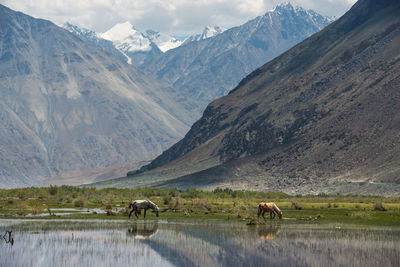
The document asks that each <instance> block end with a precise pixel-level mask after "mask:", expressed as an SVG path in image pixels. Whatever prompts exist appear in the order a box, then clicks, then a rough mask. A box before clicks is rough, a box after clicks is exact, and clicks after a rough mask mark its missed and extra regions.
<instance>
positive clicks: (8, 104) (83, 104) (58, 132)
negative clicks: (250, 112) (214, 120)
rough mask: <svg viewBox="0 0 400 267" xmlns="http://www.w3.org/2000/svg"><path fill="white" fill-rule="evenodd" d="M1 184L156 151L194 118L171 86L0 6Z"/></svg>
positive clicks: (175, 138)
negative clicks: (180, 103) (178, 100)
mask: <svg viewBox="0 0 400 267" xmlns="http://www.w3.org/2000/svg"><path fill="white" fill-rule="evenodd" d="M0 36H1V38H0V125H1V127H0V137H1V138H0V158H1V160H0V187H14V186H30V185H32V184H34V183H35V182H38V181H42V180H43V179H45V178H48V177H52V176H55V175H58V174H60V173H62V172H65V171H70V170H85V169H91V168H99V167H107V166H111V165H115V164H120V163H124V162H132V161H138V160H143V159H145V158H151V157H154V156H155V155H158V154H159V153H161V152H162V151H163V150H165V149H166V148H168V147H169V146H170V145H171V144H173V143H174V142H176V141H178V140H179V139H180V138H182V137H183V135H184V134H185V132H186V131H187V129H188V122H190V121H192V120H193V118H189V115H187V113H186V112H185V110H184V109H183V108H182V107H181V106H180V105H179V104H177V102H176V101H175V98H176V95H178V92H176V91H175V90H174V89H173V88H171V87H168V86H165V85H164V84H162V83H160V82H156V81H154V80H153V79H151V78H149V77H148V76H146V75H145V74H144V73H142V72H141V71H139V70H137V69H136V68H134V67H133V66H131V65H128V64H126V63H124V62H122V61H120V60H119V59H117V58H115V57H114V56H111V55H109V54H107V53H105V52H104V51H101V50H99V49H97V48H95V47H94V46H91V45H88V44H87V43H86V42H83V41H82V40H81V39H79V38H77V37H76V36H75V35H73V34H71V33H69V32H67V31H66V30H64V29H62V28H60V27H57V26H56V25H54V24H53V23H51V22H49V21H46V20H41V19H35V18H32V17H30V16H27V15H25V14H22V13H20V12H15V11H13V10H11V9H9V8H7V7H5V6H3V5H0Z"/></svg>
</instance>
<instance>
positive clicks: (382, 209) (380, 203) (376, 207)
mask: <svg viewBox="0 0 400 267" xmlns="http://www.w3.org/2000/svg"><path fill="white" fill-rule="evenodd" d="M374 210H379V211H386V208H385V207H384V206H383V204H382V202H376V203H375V205H374Z"/></svg>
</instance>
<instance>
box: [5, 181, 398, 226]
mask: <svg viewBox="0 0 400 267" xmlns="http://www.w3.org/2000/svg"><path fill="white" fill-rule="evenodd" d="M135 199H150V200H151V201H153V202H154V203H156V204H157V205H158V206H159V207H160V219H187V218H199V219H207V218H209V219H227V220H228V219H229V220H243V221H245V222H247V223H248V222H252V221H253V222H254V221H256V220H257V207H258V203H259V202H261V201H268V202H275V203H276V204H277V205H278V207H279V208H280V209H281V210H282V211H283V217H284V221H292V220H293V221H301V220H304V221H310V222H313V223H315V222H338V223H355V224H365V225H399V226H400V198H399V197H381V196H358V195H325V194H320V195H317V196H314V195H306V196H301V195H297V196H291V195H288V194H285V193H282V192H255V191H233V190H230V189H219V188H217V189H215V190H213V191H199V190H186V191H178V190H176V189H155V188H137V189H116V188H105V189H99V190H97V189H95V188H79V187H73V186H58V187H57V186H50V187H41V188H38V187H31V188H22V189H8V190H5V189H0V218H38V217H36V216H35V215H40V214H46V213H47V214H48V215H49V216H42V217H40V218H43V219H49V218H50V219H51V218H65V219H68V218H75V219H76V218H79V219H83V218H92V219H93V218H100V219H128V217H127V214H128V212H129V211H128V210H127V209H126V207H127V206H128V204H129V202H130V201H133V200H135ZM52 209H77V210H89V209H90V210H91V209H101V210H103V211H105V213H104V214H103V213H101V214H100V213H97V212H95V211H93V212H90V213H88V214H70V215H67V216H59V215H58V216H57V215H54V210H53V211H52ZM60 212H61V213H62V212H63V211H58V213H60ZM64 212H66V211H64ZM50 215H51V216H50ZM265 217H266V218H267V221H268V220H270V219H269V214H265ZM141 218H143V217H141ZM146 218H149V219H154V218H155V215H154V214H153V213H152V212H148V213H147V217H146ZM134 219H135V218H134V216H133V217H132V218H131V220H134ZM275 220H277V218H276V219H275ZM260 222H263V220H262V219H261V220H260ZM254 223H256V222H254Z"/></svg>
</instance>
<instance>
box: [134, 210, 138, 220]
mask: <svg viewBox="0 0 400 267" xmlns="http://www.w3.org/2000/svg"><path fill="white" fill-rule="evenodd" d="M135 216H136V218H137V219H139V216H137V210H136V209H135Z"/></svg>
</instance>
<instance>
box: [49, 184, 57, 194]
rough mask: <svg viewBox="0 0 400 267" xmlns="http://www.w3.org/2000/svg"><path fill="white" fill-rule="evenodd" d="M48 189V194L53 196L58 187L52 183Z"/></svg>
mask: <svg viewBox="0 0 400 267" xmlns="http://www.w3.org/2000/svg"><path fill="white" fill-rule="evenodd" d="M48 191H49V194H50V195H52V196H54V195H56V194H57V192H58V187H57V186H52V185H50V187H49V189H48Z"/></svg>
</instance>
